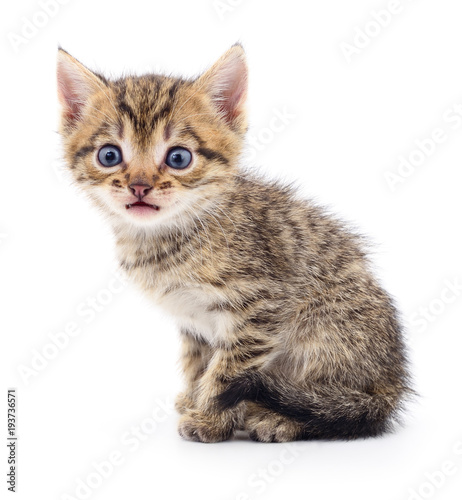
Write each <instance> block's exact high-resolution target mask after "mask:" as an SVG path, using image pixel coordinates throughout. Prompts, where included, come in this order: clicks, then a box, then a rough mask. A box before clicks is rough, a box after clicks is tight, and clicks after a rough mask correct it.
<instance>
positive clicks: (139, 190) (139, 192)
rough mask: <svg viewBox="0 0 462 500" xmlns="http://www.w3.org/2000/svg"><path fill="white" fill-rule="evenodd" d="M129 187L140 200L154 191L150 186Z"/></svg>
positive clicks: (135, 185) (137, 185)
mask: <svg viewBox="0 0 462 500" xmlns="http://www.w3.org/2000/svg"><path fill="white" fill-rule="evenodd" d="M128 187H129V188H130V189H131V191H132V193H133V194H134V195H135V196H137V197H138V198H139V199H140V200H141V198H144V197H145V196H146V195H147V194H148V193H149V191H151V189H152V186H149V185H148V184H130V186H128Z"/></svg>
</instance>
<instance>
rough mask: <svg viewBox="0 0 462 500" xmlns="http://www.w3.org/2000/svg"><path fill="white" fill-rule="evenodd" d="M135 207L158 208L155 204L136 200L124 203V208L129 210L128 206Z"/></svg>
mask: <svg viewBox="0 0 462 500" xmlns="http://www.w3.org/2000/svg"><path fill="white" fill-rule="evenodd" d="M135 207H141V208H147V209H151V210H159V207H158V206H157V205H150V204H149V203H145V202H144V201H137V202H135V203H127V204H126V205H125V208H126V209H127V210H130V208H135Z"/></svg>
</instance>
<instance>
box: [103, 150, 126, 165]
mask: <svg viewBox="0 0 462 500" xmlns="http://www.w3.org/2000/svg"><path fill="white" fill-rule="evenodd" d="M98 160H99V162H100V163H101V165H102V166H103V167H115V166H116V165H118V164H119V163H121V162H122V151H120V149H119V148H118V147H117V146H103V147H102V148H101V149H100V150H99V151H98Z"/></svg>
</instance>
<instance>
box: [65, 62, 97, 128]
mask: <svg viewBox="0 0 462 500" xmlns="http://www.w3.org/2000/svg"><path fill="white" fill-rule="evenodd" d="M64 57H66V56H64ZM64 57H61V59H60V60H58V74H57V76H58V96H59V101H60V102H61V105H62V107H63V116H64V117H65V118H66V119H67V120H69V121H76V120H78V119H79V118H80V116H81V111H82V108H83V106H84V105H85V103H86V101H87V100H88V98H89V97H90V95H91V85H90V82H89V81H88V75H86V74H85V73H84V71H85V70H84V69H82V68H79V67H78V66H77V63H75V62H74V61H70V60H68V59H64Z"/></svg>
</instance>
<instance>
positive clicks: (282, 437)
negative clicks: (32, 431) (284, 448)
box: [244, 402, 305, 443]
mask: <svg viewBox="0 0 462 500" xmlns="http://www.w3.org/2000/svg"><path fill="white" fill-rule="evenodd" d="M304 429H305V426H304V424H302V423H300V422H297V421H296V420H293V419H291V418H289V417H286V416H284V415H281V414H280V413H277V412H275V411H273V410H268V409H266V408H263V407H262V406H260V405H258V404H257V403H251V402H247V412H246V416H245V423H244V430H246V431H247V432H248V433H249V437H250V439H252V440H253V441H260V442H262V443H285V442H287V441H296V440H298V439H303V435H304Z"/></svg>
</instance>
